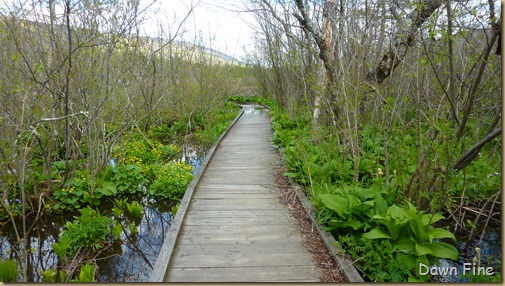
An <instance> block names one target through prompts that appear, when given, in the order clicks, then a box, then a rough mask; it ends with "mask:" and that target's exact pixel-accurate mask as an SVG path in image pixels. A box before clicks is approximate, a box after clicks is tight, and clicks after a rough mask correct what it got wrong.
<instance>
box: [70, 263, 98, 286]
mask: <svg viewBox="0 0 505 286" xmlns="http://www.w3.org/2000/svg"><path fill="white" fill-rule="evenodd" d="M72 282H95V266H94V265H92V264H90V263H89V262H87V263H86V264H84V265H83V266H81V270H80V271H79V276H78V277H76V278H74V279H73V280H72Z"/></svg>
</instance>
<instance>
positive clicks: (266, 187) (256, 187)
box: [198, 183, 275, 192]
mask: <svg viewBox="0 0 505 286" xmlns="http://www.w3.org/2000/svg"><path fill="white" fill-rule="evenodd" d="M198 189H199V190H207V189H219V190H237V189H240V190H244V191H251V192H255V191H261V190H268V191H275V190H274V189H273V187H272V185H271V184H260V185H258V184H221V183H206V184H202V183H200V185H199V186H198Z"/></svg>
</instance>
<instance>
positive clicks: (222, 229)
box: [181, 218, 298, 239]
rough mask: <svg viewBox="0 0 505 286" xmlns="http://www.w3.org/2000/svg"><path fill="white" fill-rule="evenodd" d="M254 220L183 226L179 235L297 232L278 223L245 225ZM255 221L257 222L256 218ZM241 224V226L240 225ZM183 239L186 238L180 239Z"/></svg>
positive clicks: (245, 219)
mask: <svg viewBox="0 0 505 286" xmlns="http://www.w3.org/2000/svg"><path fill="white" fill-rule="evenodd" d="M254 219H255V218H242V219H240V220H239V221H235V222H231V220H230V218H226V219H218V220H221V221H230V222H231V223H225V224H198V222H196V224H185V225H184V228H183V231H182V233H181V235H184V236H191V235H200V234H211V235H216V236H220V235H224V234H229V235H235V234H238V235H241V234H247V233H254V234H258V235H260V234H281V235H284V234H296V233H297V232H298V230H297V229H296V228H295V227H293V226H294V225H293V224H292V223H291V224H290V223H286V222H284V224H279V221H277V223H274V224H263V223H259V224H249V223H247V222H248V221H250V220H254ZM256 220H258V219H257V218H256ZM240 223H242V224H240ZM181 238H182V239H185V238H186V237H181Z"/></svg>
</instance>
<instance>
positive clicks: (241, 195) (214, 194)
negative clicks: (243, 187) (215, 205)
mask: <svg viewBox="0 0 505 286" xmlns="http://www.w3.org/2000/svg"><path fill="white" fill-rule="evenodd" d="M193 198H197V199H224V198H228V199H241V200H249V199H263V198H267V199H271V200H275V199H280V195H279V194H277V193H274V192H262V193H251V192H244V191H242V192H239V191H235V192H232V191H213V190H207V191H206V192H201V191H200V192H196V193H195V194H194V195H193Z"/></svg>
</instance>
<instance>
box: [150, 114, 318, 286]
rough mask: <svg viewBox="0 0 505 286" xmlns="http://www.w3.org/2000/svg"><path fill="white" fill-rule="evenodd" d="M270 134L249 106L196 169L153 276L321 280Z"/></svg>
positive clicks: (203, 279)
mask: <svg viewBox="0 0 505 286" xmlns="http://www.w3.org/2000/svg"><path fill="white" fill-rule="evenodd" d="M271 139H272V129H271V122H270V118H269V116H268V114H267V112H265V111H258V110H254V109H251V108H249V107H248V106H245V107H244V111H243V115H242V116H241V117H240V118H239V119H237V121H236V122H235V123H234V125H233V127H232V128H230V129H229V130H228V132H227V134H226V135H225V136H223V138H222V140H221V142H220V143H219V144H217V145H216V146H214V148H215V150H213V151H214V152H212V153H213V154H212V156H210V157H208V158H207V159H206V163H207V164H206V165H205V168H204V170H199V171H202V172H201V174H199V176H198V174H197V175H196V176H195V179H197V181H198V182H196V183H195V182H192V184H194V186H193V189H192V190H191V194H190V195H188V192H187V193H186V195H185V198H183V201H184V199H186V200H187V201H186V206H185V207H184V208H183V209H181V207H182V206H183V201H181V207H180V208H179V211H178V212H177V215H176V218H174V223H173V224H172V226H171V228H170V230H169V232H168V234H167V237H166V238H165V243H164V245H163V247H162V252H161V253H160V256H159V257H158V260H157V262H156V265H155V268H154V270H153V274H152V275H151V279H150V280H151V281H152V282H161V281H165V282H167V281H168V282H316V281H318V280H319V276H320V274H321V272H320V269H319V268H318V267H317V264H316V262H315V261H314V260H313V259H312V256H311V254H310V253H309V251H308V250H307V249H306V247H305V246H304V243H303V237H302V236H301V234H300V231H299V230H298V228H297V224H296V222H295V221H294V220H293V219H292V218H291V217H290V216H289V214H288V210H287V209H286V207H285V206H284V205H282V204H281V203H280V194H279V193H278V191H276V190H275V188H274V186H273V181H274V166H275V165H276V164H278V163H279V156H278V154H277V152H276V150H275V149H274V147H273V146H272V142H271ZM197 177H198V178H197ZM190 188H191V186H190V187H188V190H189V189H190ZM181 211H183V212H184V213H181ZM177 216H179V218H177ZM177 219H178V220H177ZM176 228H177V229H176ZM170 232H172V233H170ZM170 235H171V236H170Z"/></svg>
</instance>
